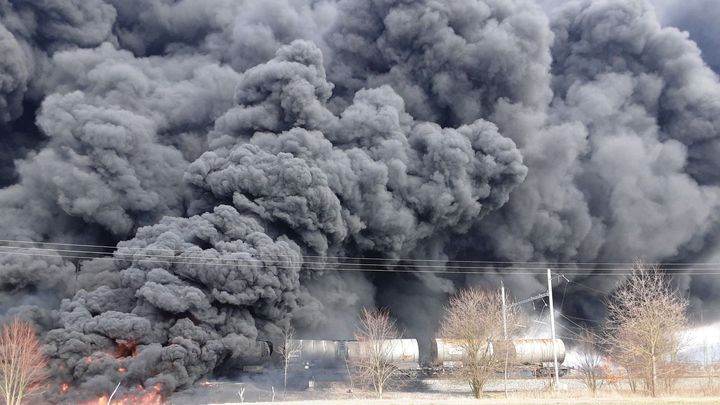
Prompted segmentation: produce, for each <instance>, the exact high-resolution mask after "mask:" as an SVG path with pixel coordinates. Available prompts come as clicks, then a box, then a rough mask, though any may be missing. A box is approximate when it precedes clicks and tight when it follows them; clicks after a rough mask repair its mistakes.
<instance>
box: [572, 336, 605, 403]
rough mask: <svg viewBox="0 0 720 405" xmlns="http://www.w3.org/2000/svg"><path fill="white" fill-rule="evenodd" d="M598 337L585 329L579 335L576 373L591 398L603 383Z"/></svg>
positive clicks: (601, 358) (601, 357)
mask: <svg viewBox="0 0 720 405" xmlns="http://www.w3.org/2000/svg"><path fill="white" fill-rule="evenodd" d="M598 340H599V339H598V337H597V335H595V334H594V333H592V331H590V330H588V329H585V330H583V331H582V332H581V334H580V342H579V347H578V352H579V354H580V361H579V364H578V371H579V372H580V374H582V376H583V383H584V384H585V386H586V387H587V388H588V389H589V390H590V392H592V394H593V396H595V394H596V393H597V390H598V389H600V388H602V385H603V383H604V381H605V380H604V378H605V376H604V375H603V374H604V371H603V370H604V368H603V364H602V360H603V356H602V353H601V352H600V347H599V344H598Z"/></svg>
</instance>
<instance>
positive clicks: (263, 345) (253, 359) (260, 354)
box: [231, 340, 273, 366]
mask: <svg viewBox="0 0 720 405" xmlns="http://www.w3.org/2000/svg"><path fill="white" fill-rule="evenodd" d="M272 353H273V346H272V343H270V342H268V341H265V340H257V341H254V342H251V343H249V344H248V345H247V347H246V348H245V349H244V350H243V351H242V353H240V354H239V355H238V356H236V357H234V358H233V357H231V359H232V360H231V361H232V362H233V363H236V364H241V365H243V366H260V365H264V364H265V363H267V362H268V361H269V360H270V356H271V355H272Z"/></svg>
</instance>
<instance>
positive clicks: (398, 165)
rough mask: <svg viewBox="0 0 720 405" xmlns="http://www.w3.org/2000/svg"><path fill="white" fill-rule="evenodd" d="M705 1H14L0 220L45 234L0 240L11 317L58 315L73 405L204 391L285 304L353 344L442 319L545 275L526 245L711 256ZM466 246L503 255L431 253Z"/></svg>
mask: <svg viewBox="0 0 720 405" xmlns="http://www.w3.org/2000/svg"><path fill="white" fill-rule="evenodd" d="M699 3H703V2H698V5H695V4H693V6H692V7H685V6H683V7H681V6H679V2H675V1H672V0H665V1H661V0H657V1H655V2H649V1H645V0H630V1H628V0H596V1H589V0H581V1H569V2H565V1H563V2H554V1H549V0H545V1H540V2H536V1H532V0H452V1H446V2H432V1H416V2H403V1H389V0H387V1H386V0H382V1H381V0H372V1H356V0H339V1H329V0H328V1H315V0H307V1H290V0H272V1H254V0H246V1H241V2H238V1H231V0H211V1H204V0H183V1H157V0H132V1H119V0H93V1H71V0H50V1H13V0H0V51H1V52H2V55H3V58H2V61H0V143H1V144H2V145H3V148H2V150H0V187H3V188H0V234H1V235H2V237H3V238H4V239H6V240H26V241H28V240H29V241H36V242H39V244H38V245H37V247H40V248H43V249H46V250H41V251H40V252H41V253H42V254H25V255H21V254H7V249H5V252H6V253H3V254H0V311H1V312H2V313H3V314H5V315H6V316H8V315H20V316H23V317H25V318H27V319H30V320H32V321H33V322H35V323H36V324H37V325H38V327H39V328H40V329H41V330H42V332H43V341H44V343H45V344H46V347H47V349H48V353H49V354H50V355H51V357H52V360H53V361H52V366H53V369H54V371H55V375H57V376H58V377H57V378H58V380H59V381H61V382H70V383H72V384H73V385H74V386H75V387H78V388H80V389H78V390H76V391H74V392H75V394H73V395H77V397H72V398H69V397H63V396H61V395H59V394H58V395H55V394H57V393H51V394H50V397H49V398H50V399H49V400H52V401H55V402H61V401H70V402H72V401H75V400H79V399H82V398H85V396H88V395H94V394H104V393H107V392H109V391H112V389H113V388H114V386H115V385H116V384H117V382H118V381H125V382H127V383H128V384H127V386H132V385H133V384H143V385H144V386H146V387H150V386H153V385H155V384H160V385H161V386H162V389H163V390H164V391H165V392H171V391H174V390H177V389H182V388H185V387H188V386H189V385H191V384H192V383H193V382H195V381H196V380H198V379H199V378H201V377H203V376H205V375H208V374H210V373H213V372H214V371H215V370H217V369H219V368H222V367H224V366H228V365H231V366H232V365H242V364H243V363H244V361H245V360H244V357H243V356H246V355H247V353H248V352H252V351H253V350H255V349H254V347H255V346H254V345H255V341H256V340H258V339H270V340H272V339H275V338H277V337H278V335H279V333H280V331H281V329H282V328H283V327H285V326H286V325H287V324H289V323H290V322H292V323H293V325H294V326H295V327H296V328H297V329H298V330H299V331H300V333H305V334H308V335H309V336H312V337H318V338H348V337H350V336H351V334H352V329H353V324H354V320H355V317H356V314H357V312H358V310H359V308H361V307H363V306H373V305H378V306H390V307H391V309H392V310H393V313H394V314H395V315H397V316H398V317H399V322H400V324H401V325H402V326H403V327H404V328H405V329H406V330H407V331H408V334H410V335H413V336H419V335H422V334H431V333H432V332H433V331H434V329H435V328H436V327H437V319H438V317H439V316H440V309H441V307H442V305H443V304H444V302H445V299H446V297H447V295H448V294H451V293H453V292H454V291H455V290H456V289H457V288H459V287H462V286H465V285H475V284H481V285H488V286H495V285H496V284H497V282H498V281H499V280H501V279H502V280H504V281H505V283H506V284H507V285H508V286H509V287H510V288H511V289H512V291H513V292H514V294H515V295H517V296H523V295H526V294H530V293H533V292H535V291H536V290H537V289H539V288H541V285H542V283H543V282H544V279H543V277H542V276H537V277H535V276H529V275H517V274H516V275H513V274H512V272H513V267H522V264H519V263H523V262H538V263H543V264H544V263H546V264H547V265H548V266H554V267H556V266H560V264H561V263H565V264H567V263H581V262H585V263H588V262H589V263H595V262H622V261H625V262H626V261H629V260H631V259H632V258H634V257H644V258H646V259H648V260H652V261H659V262H673V263H675V262H678V263H682V262H699V261H703V260H713V258H714V257H716V255H718V252H717V251H718V243H717V241H718V238H717V236H718V225H717V218H718V214H719V210H718V209H719V208H720V188H718V184H719V183H720V167H718V160H717V159H716V155H717V152H720V136H719V135H720V83H719V82H718V77H717V75H716V73H715V71H714V70H713V69H716V68H718V66H720V56H718V55H717V46H715V45H716V41H717V35H714V33H715V31H717V28H716V26H715V23H714V22H715V21H716V19H715V18H712V17H713V16H712V14H711V13H710V14H708V13H707V12H706V11H707V10H710V11H711V12H715V11H713V10H714V9H715V8H717V7H713V6H712V5H707V4H709V3H710V2H705V3H707V4H706V5H705V6H702V5H700V4H699ZM683 4H684V3H683ZM683 29H688V30H689V33H688V32H685V31H682V30H683ZM51 242H62V243H71V244H86V245H112V246H117V249H116V250H115V251H114V253H113V256H112V257H104V258H97V259H95V260H88V261H82V262H80V263H76V261H75V260H73V259H74V258H73V257H71V256H73V253H68V252H63V251H62V250H61V249H60V248H58V247H57V245H50V244H43V243H51ZM74 249H79V248H77V247H75V248H74ZM81 253H82V252H74V255H76V256H77V255H81V256H82V254H81ZM340 258H350V259H340ZM462 260H487V261H493V262H508V263H507V264H506V265H500V264H497V265H492V268H489V269H486V272H485V274H483V275H477V274H475V275H463V274H455V273H452V272H448V273H447V274H442V273H439V274H438V273H428V272H426V271H423V270H427V269H428V268H429V267H428V266H437V267H439V268H441V269H442V267H443V266H444V265H447V266H448V267H449V268H453V266H457V263H460V262H458V261H462ZM379 263H382V266H379ZM512 263H516V265H515V266H513V265H511V264H512ZM76 266H77V267H76ZM488 266H491V265H488ZM566 266H567V265H566ZM349 267H352V268H366V269H376V270H378V269H393V270H401V271H402V272H401V273H394V274H390V273H387V272H386V273H380V272H367V273H361V272H356V271H340V270H341V269H343V268H344V269H346V270H347V269H348V268H349ZM570 268H572V265H570ZM78 270H79V272H78ZM589 271H593V269H589ZM597 271H600V270H597ZM603 271H604V272H607V271H606V270H603ZM618 272H620V273H621V272H622V270H621V269H618ZM587 277H589V276H582V275H577V276H575V277H574V279H575V281H578V282H585V279H586V278H587ZM620 279H622V275H617V276H616V277H596V278H592V283H593V286H594V288H595V289H596V290H600V291H606V292H607V291H611V290H612V288H613V287H614V285H615V284H616V283H617V282H618V280H620ZM675 281H676V283H677V285H678V286H680V287H681V288H682V289H683V293H686V294H689V296H690V297H691V300H692V304H693V308H694V310H695V311H703V310H704V309H707V308H713V307H716V305H717V304H718V300H720V297H719V296H718V294H717V293H716V292H715V291H717V289H715V288H714V283H715V282H713V281H712V280H709V277H707V276H698V275H694V276H691V275H688V274H685V275H683V274H678V275H677V277H676V279H675ZM567 294H568V298H567V300H565V301H563V302H566V303H567V304H566V306H565V308H563V310H564V311H566V312H568V313H573V314H577V315H579V316H583V317H589V318H594V319H599V318H601V317H602V316H603V308H602V304H601V301H600V297H601V294H599V293H597V292H593V291H588V290H587V289H577V288H569V289H568V290H567ZM120 369H123V370H125V371H122V372H121V371H119V370H120Z"/></svg>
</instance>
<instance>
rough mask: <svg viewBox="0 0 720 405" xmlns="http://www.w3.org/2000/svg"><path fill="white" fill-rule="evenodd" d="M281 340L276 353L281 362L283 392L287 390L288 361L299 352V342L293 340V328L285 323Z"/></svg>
mask: <svg viewBox="0 0 720 405" xmlns="http://www.w3.org/2000/svg"><path fill="white" fill-rule="evenodd" d="M282 337H283V340H282V343H281V344H280V347H279V348H278V354H279V355H280V358H281V359H282V364H283V392H285V391H287V379H288V369H289V368H290V363H291V362H292V360H293V359H294V358H295V357H296V356H297V355H298V353H299V352H300V342H299V341H297V340H295V328H293V327H292V326H291V325H287V327H285V329H284V330H283V336H282Z"/></svg>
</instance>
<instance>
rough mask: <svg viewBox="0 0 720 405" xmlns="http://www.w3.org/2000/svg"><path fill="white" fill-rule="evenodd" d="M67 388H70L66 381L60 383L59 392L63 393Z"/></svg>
mask: <svg viewBox="0 0 720 405" xmlns="http://www.w3.org/2000/svg"><path fill="white" fill-rule="evenodd" d="M68 388H70V385H68V384H67V383H64V384H62V385H60V392H61V393H63V394H66V393H67V391H68Z"/></svg>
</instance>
